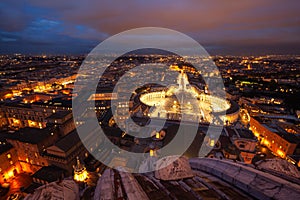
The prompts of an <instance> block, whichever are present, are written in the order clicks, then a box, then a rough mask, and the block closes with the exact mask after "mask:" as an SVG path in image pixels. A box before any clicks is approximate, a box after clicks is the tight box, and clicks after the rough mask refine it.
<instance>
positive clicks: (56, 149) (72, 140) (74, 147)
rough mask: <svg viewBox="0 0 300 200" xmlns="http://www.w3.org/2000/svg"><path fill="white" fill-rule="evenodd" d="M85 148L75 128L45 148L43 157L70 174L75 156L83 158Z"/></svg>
mask: <svg viewBox="0 0 300 200" xmlns="http://www.w3.org/2000/svg"><path fill="white" fill-rule="evenodd" d="M85 153H86V150H85V148H84V146H83V144H82V142H81V140H80V138H79V136H78V134H77V131H76V130H73V131H72V132H71V133H69V134H67V135H66V136H64V137H62V138H61V139H59V140H58V141H57V142H55V143H54V144H53V145H51V146H49V147H48V148H46V151H45V152H44V158H45V159H47V160H48V162H49V164H52V165H55V166H58V167H60V168H62V169H65V170H66V175H72V172H73V165H75V164H76V157H79V158H83V157H84V155H85Z"/></svg>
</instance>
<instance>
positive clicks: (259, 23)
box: [0, 0, 300, 47]
mask: <svg viewBox="0 0 300 200" xmlns="http://www.w3.org/2000/svg"><path fill="white" fill-rule="evenodd" d="M3 2H4V3H3ZM3 2H1V3H0V17H1V19H5V20H1V22H0V30H1V29H2V30H4V31H11V32H14V31H19V32H22V31H23V32H24V34H23V37H29V38H31V39H34V37H36V40H42V39H43V40H47V38H48V39H49V40H51V39H54V38H56V39H59V38H60V37H61V38H64V37H65V36H66V37H70V38H74V39H83V40H93V41H101V40H103V39H105V38H107V37H109V36H110V35H113V34H117V33H119V32H120V31H125V30H128V29H131V28H137V27H145V26H158V27H165V28H171V29H175V30H178V31H181V32H183V33H186V34H188V35H190V36H192V37H193V38H195V39H196V40H198V41H199V42H200V43H201V44H206V45H208V46H218V47H220V46H224V45H231V46H233V45H236V46H241V45H253V44H256V45H268V44H272V45H274V44H278V45H281V44H285V46H287V45H288V44H290V43H297V44H300V41H299V36H298V35H300V29H299V25H298V24H300V15H299V12H298V8H299V6H300V2H299V1H298V0H289V1H282V0H253V1H246V0H241V1H235V0H226V1H224V0H184V1H182V0H152V1H149V0H148V1H147V0H128V1H126V0H86V1H81V0H64V1H62V0H51V1H40V0H27V1H26V3H23V1H18V0H10V1H9V0H4V1H3ZM39 20H40V21H39ZM41 20H45V21H44V22H43V21H41ZM33 22H37V23H40V24H35V27H36V28H37V29H38V28H39V27H40V29H41V30H40V31H41V32H40V34H41V35H40V36H39V35H36V33H37V31H36V32H34V31H33V30H32V27H33V24H32V23H33ZM51 22H53V23H54V24H52V23H51ZM55 23H59V24H55ZM30 27H31V32H32V34H33V35H32V37H30V36H29V34H28V32H30V31H29V30H30ZM47 27H48V29H47Z"/></svg>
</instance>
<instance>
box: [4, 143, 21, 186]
mask: <svg viewBox="0 0 300 200" xmlns="http://www.w3.org/2000/svg"><path fill="white" fill-rule="evenodd" d="M20 172H22V168H21V166H20V163H19V161H18V155H17V150H16V149H15V148H14V147H13V146H12V145H11V144H10V143H8V142H6V141H2V140H1V141H0V183H3V182H6V181H8V180H9V179H10V178H13V177H14V176H15V175H16V174H18V173H20Z"/></svg>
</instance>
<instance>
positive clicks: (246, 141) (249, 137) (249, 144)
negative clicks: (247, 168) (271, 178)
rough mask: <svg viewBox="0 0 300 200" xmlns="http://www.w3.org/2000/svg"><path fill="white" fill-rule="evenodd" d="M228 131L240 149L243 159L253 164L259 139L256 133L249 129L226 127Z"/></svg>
mask: <svg viewBox="0 0 300 200" xmlns="http://www.w3.org/2000/svg"><path fill="white" fill-rule="evenodd" d="M225 131H226V133H227V134H228V136H229V137H230V139H231V141H232V142H233V143H234V144H235V146H236V147H237V148H238V149H239V151H240V157H241V160H242V161H244V162H245V163H248V164H251V162H252V159H253V158H254V156H255V154H256V152H255V147H256V143H257V139H256V137H255V136H254V134H253V133H252V132H251V131H249V130H247V129H235V128H234V129H232V128H228V127H226V128H225Z"/></svg>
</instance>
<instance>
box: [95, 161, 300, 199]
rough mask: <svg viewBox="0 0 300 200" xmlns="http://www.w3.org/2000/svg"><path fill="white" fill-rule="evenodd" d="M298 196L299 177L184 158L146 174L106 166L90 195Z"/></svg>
mask: <svg viewBox="0 0 300 200" xmlns="http://www.w3.org/2000/svg"><path fill="white" fill-rule="evenodd" d="M163 159H168V158H163ZM163 162H165V160H164V161H163ZM299 198H300V185H299V180H298V181H297V180H294V182H293V181H290V180H288V179H285V177H278V176H275V175H272V174H269V173H267V172H262V171H259V170H257V169H255V168H254V167H253V166H252V165H246V164H243V163H239V162H233V161H229V160H220V159H212V158H193V159H190V160H188V159H187V158H184V157H181V158H179V159H178V160H176V161H175V162H173V163H171V164H170V165H168V166H167V167H165V168H162V169H159V170H157V171H155V172H152V173H146V174H131V173H125V172H119V171H117V170H114V169H107V170H106V171H105V172H104V173H103V174H102V176H101V178H99V180H98V184H97V187H96V189H95V195H94V200H100V199H101V200H102V199H129V200H134V199H139V200H144V199H151V200H161V199H164V200H169V199H183V200H184V199H187V200H194V199H195V200H196V199H197V200H199V199H204V200H205V199H210V200H212V199H279V200H281V199H282V200H286V199H299Z"/></svg>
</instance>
